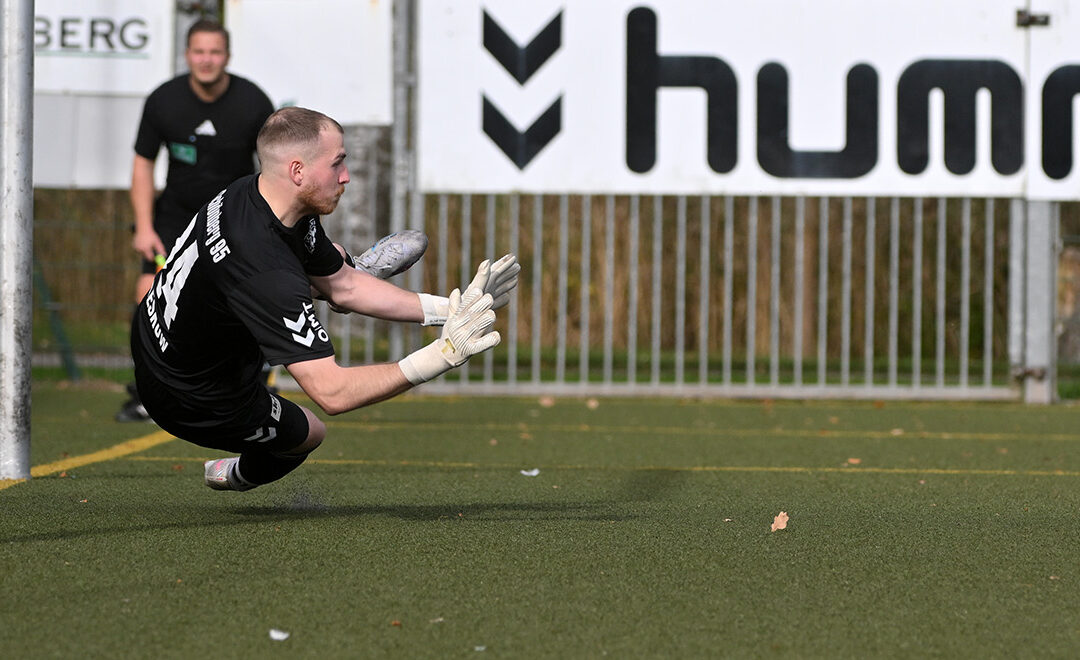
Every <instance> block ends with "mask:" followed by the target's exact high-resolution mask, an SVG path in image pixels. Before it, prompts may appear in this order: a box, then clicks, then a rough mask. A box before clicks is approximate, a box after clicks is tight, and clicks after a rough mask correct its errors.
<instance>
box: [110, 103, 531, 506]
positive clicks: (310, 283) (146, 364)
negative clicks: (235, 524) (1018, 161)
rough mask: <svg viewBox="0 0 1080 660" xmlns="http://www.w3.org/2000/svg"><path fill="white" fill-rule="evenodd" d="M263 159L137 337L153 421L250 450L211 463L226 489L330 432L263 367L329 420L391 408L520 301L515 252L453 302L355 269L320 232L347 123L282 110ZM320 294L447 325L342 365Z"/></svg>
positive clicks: (194, 243)
mask: <svg viewBox="0 0 1080 660" xmlns="http://www.w3.org/2000/svg"><path fill="white" fill-rule="evenodd" d="M256 148H257V151H258V155H259V161H260V163H261V165H262V171H261V172H260V173H258V174H254V175H251V176H248V177H244V178H241V179H238V180H237V181H236V182H235V183H233V184H232V185H230V186H229V187H228V188H226V189H225V190H224V191H222V192H221V193H219V194H218V195H217V196H216V197H214V198H213V199H212V200H211V201H210V202H208V203H207V204H206V205H205V206H204V207H203V208H202V209H200V210H199V212H198V213H197V214H196V215H195V217H194V218H193V219H192V221H191V223H190V224H189V225H188V226H187V228H186V229H185V230H184V231H183V233H182V235H181V237H180V239H179V240H178V241H177V243H176V245H175V247H174V248H173V249H172V250H170V252H169V256H168V261H167V262H166V264H165V267H164V269H163V270H161V272H159V273H158V274H157V275H156V276H155V278H154V283H153V286H152V288H151V290H150V293H149V294H148V295H147V296H146V297H145V298H144V299H143V301H142V303H141V304H140V306H139V309H138V311H137V312H136V314H135V319H134V321H133V323H132V332H131V353H132V357H133V358H134V361H135V380H136V383H137V387H138V391H139V395H140V397H141V399H142V401H143V405H145V406H146V409H147V411H148V412H149V413H150V415H151V417H152V418H153V419H154V421H155V422H157V424H158V425H159V426H161V428H162V429H164V430H165V431H168V432H169V433H171V434H173V435H175V436H176V437H178V438H182V439H184V440H187V441H188V442H192V443H194V444H197V445H200V446H203V447H209V448H213V449H220V450H224V451H228V452H232V453H235V454H238V455H239V456H234V457H231V458H222V459H217V460H211V461H207V462H206V464H205V470H204V476H205V482H206V484H207V485H208V486H210V487H211V488H216V489H220V490H238V491H242V490H249V489H251V488H254V487H256V486H260V485H263V484H267V483H270V482H272V481H275V480H277V479H280V478H281V477H283V476H285V475H286V474H288V473H289V472H290V471H292V470H294V469H295V468H297V467H298V466H299V465H300V464H301V463H303V462H304V460H305V459H306V458H307V456H308V455H309V454H310V453H311V452H312V451H314V450H315V449H316V448H317V447H318V446H319V444H320V443H321V442H322V441H323V439H324V438H325V437H326V425H325V424H324V423H323V422H322V421H320V420H319V419H318V418H317V417H316V416H315V414H314V413H312V411H311V410H308V409H307V408H305V407H303V406H300V405H297V404H296V403H293V402H291V401H289V400H287V399H284V398H282V397H280V396H278V395H277V394H276V393H275V392H272V391H270V390H269V389H267V387H266V385H265V384H263V383H262V382H261V380H260V378H259V373H260V369H261V367H262V364H263V361H264V359H265V360H266V361H267V362H269V363H270V364H271V365H284V366H285V368H286V369H287V370H288V371H289V373H290V375H291V376H292V377H293V378H294V379H295V380H296V382H297V383H298V384H299V385H300V387H301V388H302V389H303V390H304V392H306V393H307V395H308V396H310V397H311V399H312V400H313V401H314V402H315V403H316V404H317V405H318V406H319V407H320V408H322V410H324V411H325V412H327V413H329V414H331V415H335V414H338V413H342V412H346V411H349V410H353V409H355V408H359V407H361V406H365V405H368V404H371V403H375V402H378V401H382V400H384V399H387V398H390V397H393V396H395V395H397V394H400V393H402V392H404V391H406V390H408V389H409V388H411V387H413V386H415V385H418V384H420V383H423V382H425V381H428V380H431V379H432V378H435V377H436V376H438V375H440V374H442V373H444V372H446V371H448V370H450V369H452V368H454V367H457V366H459V365H461V364H463V363H464V362H465V361H466V360H468V359H469V358H470V357H471V356H473V355H476V354H478V353H481V352H483V351H486V350H488V349H490V348H492V347H493V346H495V345H496V344H498V343H499V340H500V337H499V333H498V332H495V331H493V330H492V325H493V324H494V322H495V312H494V310H495V309H498V308H500V307H502V306H503V305H505V304H506V303H507V302H509V298H510V291H511V290H512V289H513V288H514V287H515V286H516V285H517V275H518V272H519V271H520V269H521V267H520V266H519V265H518V264H517V262H516V258H515V257H514V256H513V255H506V256H505V257H503V258H502V259H500V260H498V261H497V262H495V264H489V263H488V262H487V261H484V262H483V263H481V264H480V266H479V268H478V269H477V272H476V276H475V278H474V279H473V281H472V282H471V283H470V284H469V285H468V286H467V287H466V289H465V291H464V292H463V293H462V292H460V291H458V290H457V289H455V290H454V291H453V292H452V293H451V294H450V296H449V297H447V298H443V297H439V296H434V295H429V294H424V293H419V294H418V293H413V292H411V291H406V290H404V289H401V288H398V287H397V286H395V285H393V284H390V283H389V282H385V281H383V280H381V279H379V278H377V277H373V276H371V275H369V274H367V273H365V272H363V271H361V270H358V269H356V268H353V267H351V266H350V264H349V263H348V261H347V259H346V257H347V256H348V255H347V254H346V253H345V251H344V250H343V249H342V248H340V246H338V245H336V244H335V243H333V242H331V241H330V239H329V238H328V237H327V235H326V233H325V232H324V231H323V228H322V225H321V224H320V221H319V216H321V215H325V214H327V213H330V212H332V211H333V210H334V208H335V207H336V206H337V203H338V200H339V199H340V197H341V194H342V193H343V192H344V190H345V184H347V183H348V182H349V173H348V169H347V167H346V165H345V150H344V147H343V140H342V129H341V126H340V125H339V124H338V123H337V122H336V121H334V120H333V119H331V118H329V117H327V116H326V115H323V114H321V113H318V112H315V111H312V110H307V109H304V108H298V107H289V108H283V109H281V110H278V111H277V112H275V113H274V114H273V115H271V116H270V118H269V119H267V121H266V123H265V124H264V126H263V128H262V130H261V131H260V132H259V136H258V140H257V145H256ZM313 293H315V294H316V295H318V297H321V298H326V299H327V300H329V301H330V302H331V303H332V304H333V305H334V306H335V308H340V309H342V310H345V311H353V312H357V313H360V314H366V315H369V316H373V317H376V318H380V319H386V320H390V321H402V322H413V323H422V324H423V325H441V326H442V330H441V335H440V337H439V338H438V339H437V340H436V341H434V342H433V343H431V344H429V345H427V346H425V347H424V348H421V349H419V350H417V351H415V352H414V353H412V354H410V355H408V356H406V357H405V358H404V359H402V360H400V361H399V362H392V363H388V364H373V365H364V366H357V367H341V366H339V365H338V364H337V363H336V362H335V360H334V348H333V346H332V345H331V343H330V337H329V336H328V334H327V332H326V330H325V328H324V327H323V326H322V324H321V323H320V321H319V319H318V317H317V316H316V315H315V313H314V309H313V308H314V303H313V300H312V294H313Z"/></svg>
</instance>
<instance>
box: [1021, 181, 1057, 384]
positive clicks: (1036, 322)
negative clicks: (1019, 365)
mask: <svg viewBox="0 0 1080 660" xmlns="http://www.w3.org/2000/svg"><path fill="white" fill-rule="evenodd" d="M1026 206H1027V209H1026V210H1027V222H1026V223H1025V235H1026V241H1025V243H1026V259H1025V267H1024V271H1025V272H1024V307H1025V313H1024V365H1023V370H1022V372H1021V374H1022V378H1023V383H1024V401H1025V402H1027V403H1053V401H1054V400H1055V398H1056V394H1057V392H1056V390H1057V368H1056V355H1057V345H1056V342H1057V338H1056V336H1055V333H1054V318H1055V314H1056V310H1057V263H1058V259H1057V237H1058V227H1057V214H1056V213H1055V210H1056V208H1055V205H1054V203H1053V202H1036V201H1027V202H1026Z"/></svg>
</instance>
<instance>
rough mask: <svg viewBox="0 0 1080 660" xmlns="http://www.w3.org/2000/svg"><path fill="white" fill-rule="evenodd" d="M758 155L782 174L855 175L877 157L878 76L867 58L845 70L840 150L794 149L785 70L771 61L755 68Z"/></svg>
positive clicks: (768, 168)
mask: <svg viewBox="0 0 1080 660" xmlns="http://www.w3.org/2000/svg"><path fill="white" fill-rule="evenodd" d="M757 86H758V92H757V157H758V163H760V164H761V169H763V170H765V171H766V172H768V173H769V174H772V175H773V176H777V177H784V178H792V179H794V178H802V179H854V178H857V177H860V176H862V175H864V174H866V173H867V172H869V171H870V170H872V169H873V168H874V165H876V164H877V159H878V76H877V72H876V71H875V70H874V68H873V67H871V66H870V65H868V64H857V65H855V66H854V67H852V68H851V70H850V71H849V72H848V75H847V119H846V125H847V138H846V142H845V145H844V148H843V149H842V150H840V151H836V152H830V151H795V150H793V149H792V148H791V140H790V134H789V131H790V103H789V99H790V96H789V87H788V74H787V70H786V69H784V67H783V65H781V64H777V63H775V62H771V63H769V64H766V65H765V66H763V67H761V70H760V71H758V81H757Z"/></svg>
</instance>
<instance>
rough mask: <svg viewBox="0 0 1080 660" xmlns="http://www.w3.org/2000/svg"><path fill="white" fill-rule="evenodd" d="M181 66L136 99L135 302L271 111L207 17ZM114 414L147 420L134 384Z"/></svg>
mask: <svg viewBox="0 0 1080 660" xmlns="http://www.w3.org/2000/svg"><path fill="white" fill-rule="evenodd" d="M184 58H185V60H186V61H187V65H188V69H189V72H188V73H185V74H181V75H179V76H176V77H175V78H173V79H172V80H169V81H167V82H165V83H164V84H162V85H161V86H160V87H158V88H157V89H155V90H154V91H153V92H151V94H150V96H148V97H147V99H146V103H145V105H144V106H143V114H142V120H141V121H140V123H139V132H138V135H137V137H136V139H135V160H134V164H133V165H132V171H131V206H132V208H133V210H134V212H135V235H134V237H133V238H132V241H131V245H132V247H133V248H134V249H135V251H136V252H138V253H139V256H140V257H141V258H142V271H141V273H140V275H139V278H138V280H137V281H136V284H135V303H136V304H138V302H139V301H140V300H142V298H143V296H145V295H146V292H147V291H148V290H149V288H150V283H151V282H152V281H153V279H154V272H155V271H156V270H157V268H158V265H157V262H158V260H159V257H162V256H168V254H169V250H171V249H172V247H173V243H174V242H175V241H176V239H177V238H178V237H179V236H180V232H182V231H183V229H184V227H185V226H187V224H188V222H189V221H190V220H191V218H192V216H193V215H195V212H196V211H198V210H199V208H200V207H201V206H202V205H203V204H205V203H206V202H208V201H209V200H210V199H211V198H212V197H213V196H214V195H216V194H217V193H218V192H220V191H221V189H222V188H224V187H225V186H227V185H229V184H230V183H232V182H233V181H235V180H236V179H238V178H240V177H242V176H245V175H248V174H251V173H253V172H254V171H255V138H256V137H257V136H258V134H259V129H260V128H261V127H262V125H263V122H264V121H266V118H267V117H269V116H270V113H272V112H273V111H274V107H273V104H272V103H271V102H270V98H269V97H268V96H267V95H266V93H265V92H263V91H262V90H261V89H259V87H258V86H257V85H255V84H254V83H253V82H251V81H249V80H247V79H245V78H241V77H240V76H237V75H235V74H232V73H229V72H228V71H226V70H225V67H226V66H227V65H228V63H229V33H228V31H227V30H225V28H224V27H222V25H221V24H220V23H217V22H216V21H212V20H209V19H202V20H199V21H197V22H195V23H194V24H193V25H192V26H191V28H189V29H188V33H187V48H186V49H185V51H184ZM163 144H164V145H165V148H166V149H167V150H168V154H169V155H168V158H169V168H168V175H167V178H166V182H165V189H164V190H163V191H162V192H161V195H160V196H158V197H157V198H156V199H155V191H154V160H155V159H156V158H157V154H158V151H159V150H160V148H161V146H162V145H163ZM128 391H129V393H130V394H131V399H130V400H129V401H127V402H126V403H125V404H124V405H123V407H122V408H121V409H120V412H119V413H117V415H116V419H117V421H144V420H148V419H149V416H148V415H147V414H146V410H145V408H143V406H142V404H141V403H140V401H139V398H138V394H137V392H136V391H135V388H134V387H131V386H129V387H128Z"/></svg>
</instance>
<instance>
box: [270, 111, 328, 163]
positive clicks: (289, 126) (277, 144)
mask: <svg viewBox="0 0 1080 660" xmlns="http://www.w3.org/2000/svg"><path fill="white" fill-rule="evenodd" d="M328 128H334V129H336V130H337V131H338V132H339V133H342V134H344V133H345V130H344V129H343V128H341V124H339V123H337V122H336V121H335V120H333V119H331V118H330V117H328V116H327V115H324V114H323V113H321V112H318V111H317V110H309V109H307V108H300V107H296V106H291V107H288V108H282V109H280V110H278V111H277V112H275V113H274V114H272V115H270V116H269V117H267V118H266V122H265V123H264V124H263V125H262V128H261V129H259V135H258V137H257V138H256V139H255V150H256V151H257V152H258V154H259V160H260V161H265V160H266V159H267V158H268V157H270V158H272V157H273V156H272V154H273V152H277V151H279V150H280V149H281V148H282V147H288V146H294V147H301V148H308V147H313V146H315V145H317V144H318V143H319V134H320V133H322V131H323V130H324V129H328Z"/></svg>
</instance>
